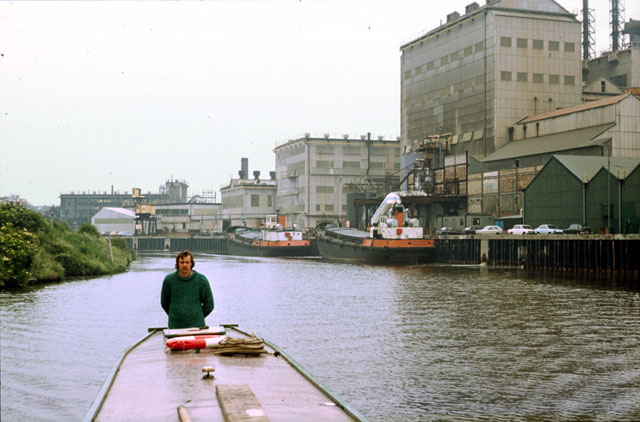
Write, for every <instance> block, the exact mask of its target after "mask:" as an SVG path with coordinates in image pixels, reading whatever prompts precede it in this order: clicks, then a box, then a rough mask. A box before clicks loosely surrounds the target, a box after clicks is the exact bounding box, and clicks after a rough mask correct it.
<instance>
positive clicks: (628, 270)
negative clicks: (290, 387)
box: [435, 235, 640, 281]
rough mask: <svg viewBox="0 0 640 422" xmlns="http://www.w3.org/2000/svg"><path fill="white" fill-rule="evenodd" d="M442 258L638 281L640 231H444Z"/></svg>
mask: <svg viewBox="0 0 640 422" xmlns="http://www.w3.org/2000/svg"><path fill="white" fill-rule="evenodd" d="M435 247H436V261H437V262H440V263H449V264H481V263H483V262H486V264H487V265H489V266H492V267H521V268H524V269H528V270H544V271H558V272H563V273H577V274H583V275H590V276H595V277H598V278H606V279H618V280H626V281H638V280H639V276H640V260H639V259H638V255H639V253H638V252H639V251H640V235H589V236H581V235H552V236H537V235H527V236H517V237H516V236H499V235H496V236H482V237H480V236H439V237H438V238H436V240H435Z"/></svg>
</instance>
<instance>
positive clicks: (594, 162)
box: [554, 155, 640, 182]
mask: <svg viewBox="0 0 640 422" xmlns="http://www.w3.org/2000/svg"><path fill="white" fill-rule="evenodd" d="M554 158H555V159H557V160H558V161H559V162H560V164H562V165H563V166H564V167H566V169H567V170H569V171H570V172H571V173H573V174H574V175H575V176H576V177H577V178H578V179H580V180H582V181H583V182H587V181H589V180H591V179H592V178H593V176H595V175H596V173H598V172H599V171H600V170H601V169H603V168H604V169H605V170H606V169H607V168H608V169H609V172H610V173H611V174H612V175H613V176H614V177H616V178H618V179H621V180H624V179H625V178H626V177H627V176H629V175H630V174H631V173H632V172H633V170H635V169H636V167H638V165H640V158H617V157H611V158H610V159H609V157H606V156H604V157H603V156H596V157H594V156H584V155H554Z"/></svg>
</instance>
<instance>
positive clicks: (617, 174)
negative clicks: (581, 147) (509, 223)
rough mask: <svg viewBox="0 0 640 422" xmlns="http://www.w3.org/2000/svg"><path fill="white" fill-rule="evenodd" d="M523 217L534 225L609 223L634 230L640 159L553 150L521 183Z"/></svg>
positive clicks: (639, 204)
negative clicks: (523, 184)
mask: <svg viewBox="0 0 640 422" xmlns="http://www.w3.org/2000/svg"><path fill="white" fill-rule="evenodd" d="M607 175H609V177H607ZM607 202H608V203H609V204H610V206H609V208H610V210H611V215H610V216H608V215H607ZM620 209H621V210H622V213H621V214H619V210H620ZM524 220H525V223H526V224H529V225H531V226H532V227H534V228H535V227H537V226H538V225H540V224H548V223H551V224H555V225H557V226H558V227H560V228H566V227H568V226H569V225H570V224H573V223H579V224H583V225H587V226H589V227H591V228H593V230H594V232H596V233H600V232H605V231H606V228H607V226H609V227H611V230H610V231H611V232H612V233H638V232H639V230H640V228H639V224H640V159H637V158H610V159H608V158H607V157H593V156H577V155H554V156H553V157H552V158H551V159H550V160H549V161H548V162H547V164H545V166H544V168H543V169H542V170H540V172H539V173H538V174H537V175H536V177H535V178H534V179H533V180H532V181H531V183H530V184H529V186H527V188H526V189H525V195H524Z"/></svg>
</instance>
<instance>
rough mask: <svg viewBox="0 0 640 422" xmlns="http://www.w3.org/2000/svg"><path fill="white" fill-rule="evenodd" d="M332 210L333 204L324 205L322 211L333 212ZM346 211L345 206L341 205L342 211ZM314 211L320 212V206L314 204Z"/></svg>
mask: <svg viewBox="0 0 640 422" xmlns="http://www.w3.org/2000/svg"><path fill="white" fill-rule="evenodd" d="M333 210H334V206H333V204H325V205H324V211H333ZM346 210H347V206H346V205H342V211H343V212H344V211H346ZM316 211H322V204H316Z"/></svg>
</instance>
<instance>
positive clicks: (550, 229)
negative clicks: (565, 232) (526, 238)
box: [534, 224, 562, 234]
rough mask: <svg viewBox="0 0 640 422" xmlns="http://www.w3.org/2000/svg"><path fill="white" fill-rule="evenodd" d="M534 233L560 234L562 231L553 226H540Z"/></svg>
mask: <svg viewBox="0 0 640 422" xmlns="http://www.w3.org/2000/svg"><path fill="white" fill-rule="evenodd" d="M534 232H536V233H537V234H562V229H561V228H559V227H558V226H556V225H555V224H540V225H539V226H538V227H536V228H535V230H534Z"/></svg>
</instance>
